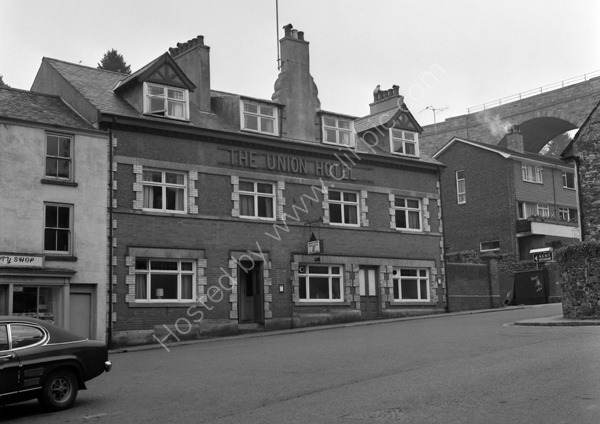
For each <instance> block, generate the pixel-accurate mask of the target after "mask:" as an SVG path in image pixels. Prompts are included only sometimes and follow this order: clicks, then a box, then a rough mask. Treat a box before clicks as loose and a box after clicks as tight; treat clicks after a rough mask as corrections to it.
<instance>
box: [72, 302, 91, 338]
mask: <svg viewBox="0 0 600 424" xmlns="http://www.w3.org/2000/svg"><path fill="white" fill-rule="evenodd" d="M69 307H70V314H71V319H70V321H69V325H70V327H69V329H70V330H71V332H72V333H75V334H77V335H78V336H83V337H86V338H88V339H91V338H92V337H91V335H92V329H91V328H90V324H91V322H92V294H91V293H71V295H70V297H69Z"/></svg>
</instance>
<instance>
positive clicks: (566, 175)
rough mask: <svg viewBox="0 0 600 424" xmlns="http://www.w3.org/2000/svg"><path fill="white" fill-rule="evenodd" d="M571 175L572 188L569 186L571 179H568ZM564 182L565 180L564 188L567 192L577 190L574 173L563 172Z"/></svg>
mask: <svg viewBox="0 0 600 424" xmlns="http://www.w3.org/2000/svg"><path fill="white" fill-rule="evenodd" d="M569 175H571V182H572V186H570V185H569V178H568V176H569ZM562 180H563V188H565V189H567V190H575V173H574V172H568V171H563V172H562Z"/></svg>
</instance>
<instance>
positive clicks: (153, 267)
mask: <svg viewBox="0 0 600 424" xmlns="http://www.w3.org/2000/svg"><path fill="white" fill-rule="evenodd" d="M194 268H195V267H194V261H174V260H160V259H159V260H156V259H136V261H135V298H136V300H149V301H165V300H167V301H180V300H186V301H187V300H193V299H194V296H195V292H196V290H195V287H194V280H195V271H194Z"/></svg>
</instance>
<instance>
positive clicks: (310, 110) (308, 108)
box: [271, 24, 321, 141]
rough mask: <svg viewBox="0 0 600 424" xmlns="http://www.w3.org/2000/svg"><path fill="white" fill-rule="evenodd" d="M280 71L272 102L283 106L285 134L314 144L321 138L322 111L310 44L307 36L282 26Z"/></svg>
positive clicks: (290, 27)
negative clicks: (320, 113) (313, 73)
mask: <svg viewBox="0 0 600 424" xmlns="http://www.w3.org/2000/svg"><path fill="white" fill-rule="evenodd" d="M283 29H284V31H285V35H284V37H283V38H282V39H281V40H279V43H280V48H281V71H280V73H279V76H278V77H277V81H275V87H274V88H275V92H274V93H273V95H272V96H271V99H272V100H273V101H275V102H278V103H281V104H282V105H284V106H285V107H284V109H283V119H282V124H281V125H282V134H283V135H284V136H285V137H290V138H294V139H298V140H307V141H315V140H317V135H318V122H317V111H318V110H320V109H321V102H320V101H319V98H318V89H317V86H316V84H315V82H314V80H313V78H312V76H311V75H310V60H309V53H308V44H309V43H308V42H307V41H305V40H304V33H303V32H302V31H298V30H295V29H293V26H292V24H288V25H286V26H284V27H283Z"/></svg>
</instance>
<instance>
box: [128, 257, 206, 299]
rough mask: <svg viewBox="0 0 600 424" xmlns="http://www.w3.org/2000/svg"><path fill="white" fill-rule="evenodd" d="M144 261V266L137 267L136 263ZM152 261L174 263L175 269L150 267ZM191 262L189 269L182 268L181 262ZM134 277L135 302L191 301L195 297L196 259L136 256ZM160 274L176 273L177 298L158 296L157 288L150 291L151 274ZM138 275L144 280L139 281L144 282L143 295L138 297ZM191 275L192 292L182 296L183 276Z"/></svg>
mask: <svg viewBox="0 0 600 424" xmlns="http://www.w3.org/2000/svg"><path fill="white" fill-rule="evenodd" d="M141 262H145V263H146V268H145V269H142V268H138V263H141ZM153 263H176V264H177V269H176V270H171V269H169V270H161V269H152V264H153ZM184 263H185V264H191V269H183V264H184ZM134 269H135V279H136V288H135V301H136V302H157V303H161V302H162V303H164V302H193V301H194V300H195V299H196V261H194V260H191V259H162V258H161V259H157V258H152V259H145V258H136V260H135V267H134ZM153 275H154V276H157V277H158V276H160V275H163V276H164V275H176V276H177V298H169V299H164V298H159V297H158V295H159V293H158V292H157V290H155V291H154V292H153V291H152V276H153ZM138 276H145V281H143V282H142V281H140V283H142V284H145V289H144V291H145V294H146V296H145V297H138ZM184 276H191V285H192V287H191V288H192V293H191V297H190V298H188V297H186V298H182V291H183V277H184ZM163 296H164V289H163Z"/></svg>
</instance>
